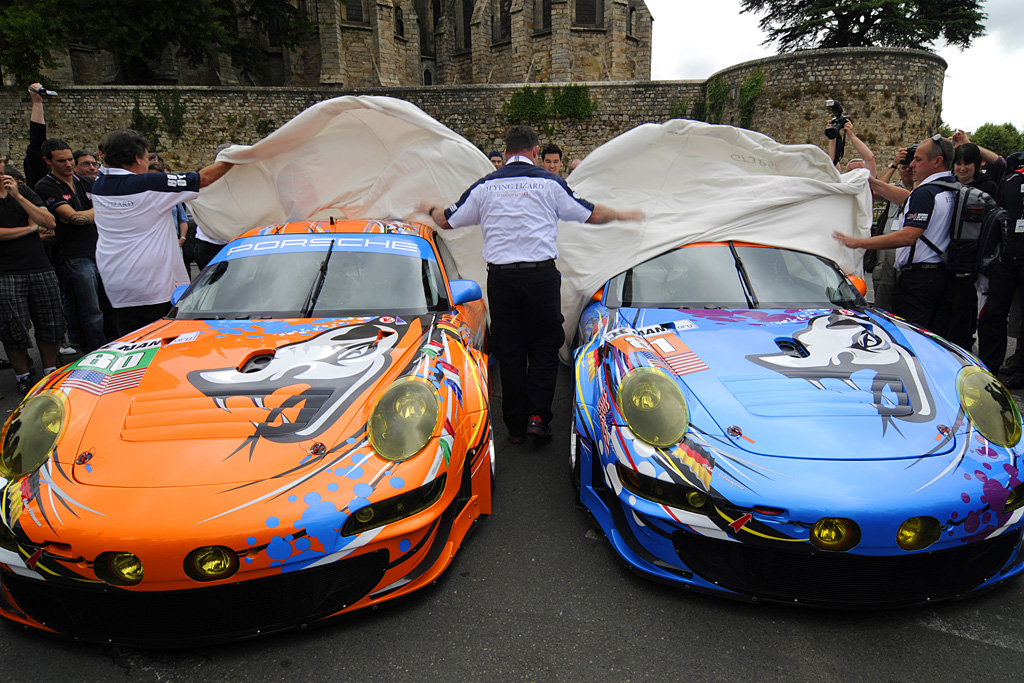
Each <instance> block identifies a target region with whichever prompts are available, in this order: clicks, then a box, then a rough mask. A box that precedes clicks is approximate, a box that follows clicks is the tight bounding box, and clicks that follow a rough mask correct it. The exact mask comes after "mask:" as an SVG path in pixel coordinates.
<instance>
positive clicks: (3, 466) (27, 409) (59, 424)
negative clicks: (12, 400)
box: [0, 391, 64, 479]
mask: <svg viewBox="0 0 1024 683" xmlns="http://www.w3.org/2000/svg"><path fill="white" fill-rule="evenodd" d="M63 428H64V396H63V394H59V393H57V392H53V391H46V392H43V393H41V394H37V395H35V396H33V397H32V398H30V399H28V400H27V401H25V402H24V403H22V404H21V405H20V406H18V408H17V409H16V410H15V411H14V413H13V414H11V417H10V418H8V420H7V425H6V432H5V433H4V443H3V451H2V453H0V476H2V477H4V478H6V479H17V478H18V477H23V476H25V475H26V474H30V473H32V472H35V471H36V470H37V469H39V467H40V466H41V465H42V464H43V463H44V462H46V459H47V458H48V457H50V453H52V452H53V448H54V446H55V445H56V444H57V441H58V439H59V438H60V435H61V431H62V429H63Z"/></svg>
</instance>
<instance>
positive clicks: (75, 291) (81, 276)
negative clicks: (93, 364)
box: [64, 257, 107, 353]
mask: <svg viewBox="0 0 1024 683" xmlns="http://www.w3.org/2000/svg"><path fill="white" fill-rule="evenodd" d="M64 278H65V281H66V282H67V292H68V295H69V296H70V297H71V300H72V310H73V311H74V313H73V314H74V315H75V317H77V318H78V328H79V329H80V330H81V332H82V339H81V342H82V346H83V347H84V348H82V349H79V350H80V351H82V352H83V353H88V352H89V351H93V350H94V349H97V348H99V347H101V346H103V345H104V344H106V343H107V337H106V335H104V334H103V309H102V308H100V296H101V292H102V291H103V283H102V282H101V281H100V271H99V269H97V268H96V261H95V260H93V259H91V258H88V257H81V258H73V259H68V260H67V261H65V262H64Z"/></svg>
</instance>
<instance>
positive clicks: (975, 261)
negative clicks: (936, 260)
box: [925, 180, 1010, 275]
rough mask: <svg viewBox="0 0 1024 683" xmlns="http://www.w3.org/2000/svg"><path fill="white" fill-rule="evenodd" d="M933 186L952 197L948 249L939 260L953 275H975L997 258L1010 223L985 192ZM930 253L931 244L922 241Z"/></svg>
mask: <svg viewBox="0 0 1024 683" xmlns="http://www.w3.org/2000/svg"><path fill="white" fill-rule="evenodd" d="M929 184H930V185H935V186H936V187H940V188H942V189H945V190H949V191H951V192H953V193H955V194H954V197H953V217H952V220H951V221H950V224H949V246H948V247H946V253H945V254H942V260H943V261H945V262H946V270H948V271H951V272H953V273H961V274H967V275H978V274H980V273H983V272H985V270H986V269H987V268H988V267H989V265H990V264H991V263H992V262H993V261H995V260H996V259H997V258H999V250H1000V247H1001V245H1002V241H1003V235H1004V233H1005V232H1006V230H1007V229H1008V227H1007V226H1008V224H1009V222H1010V219H1009V215H1008V214H1007V213H1006V210H1005V209H1003V208H1002V207H1000V206H999V205H998V204H996V200H994V199H992V197H990V196H989V194H988V193H987V192H983V191H982V190H979V189H978V188H976V187H971V186H970V185H961V184H960V183H956V182H953V183H949V182H945V181H942V180H936V181H933V182H931V183H929ZM925 244H927V245H928V246H929V247H931V248H932V249H933V250H934V251H936V252H938V251H939V250H938V249H936V248H935V245H933V244H931V242H929V241H927V240H925Z"/></svg>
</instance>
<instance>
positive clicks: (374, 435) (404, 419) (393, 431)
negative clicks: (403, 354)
mask: <svg viewBox="0 0 1024 683" xmlns="http://www.w3.org/2000/svg"><path fill="white" fill-rule="evenodd" d="M440 405H441V397H440V396H438V395H437V391H435V390H434V387H433V385H432V384H430V383H428V382H425V381H423V380H421V379H416V378H414V377H405V378H403V379H400V380H397V381H396V382H395V383H394V384H392V385H391V386H390V387H388V390H387V391H385V392H384V395H383V396H381V397H380V399H379V400H378V401H377V405H375V406H374V407H373V412H371V413H370V423H369V425H368V428H369V432H370V445H371V446H373V450H374V451H376V452H377V455H379V456H380V457H382V458H384V459H386V460H392V461H394V462H401V461H402V460H408V459H409V458H411V457H412V456H414V455H416V454H417V453H419V452H420V451H421V450H423V447H424V446H426V445H427V444H428V443H429V442H430V439H431V438H432V437H433V436H434V432H436V431H437V425H438V423H439V422H440V420H441V410H440Z"/></svg>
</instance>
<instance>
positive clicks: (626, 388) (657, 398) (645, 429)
mask: <svg viewBox="0 0 1024 683" xmlns="http://www.w3.org/2000/svg"><path fill="white" fill-rule="evenodd" d="M616 402H617V403H618V406H619V410H620V411H621V412H622V415H623V417H625V418H626V424H627V425H629V429H630V431H632V432H633V434H635V435H636V437H637V438H638V439H641V440H643V441H645V442H647V443H649V444H650V445H652V446H654V447H655V448H666V447H668V446H671V445H673V444H677V443H679V442H680V441H681V440H682V438H683V435H684V434H686V430H687V428H688V427H689V426H690V411H689V409H688V408H687V407H686V399H685V398H684V397H683V392H682V390H681V389H680V388H679V385H677V384H676V383H675V382H674V381H673V380H672V379H671V378H670V377H669V376H668V375H666V374H665V373H664V372H662V371H661V370H656V369H654V368H648V367H641V368H634V369H633V370H630V371H629V372H628V373H626V376H625V377H623V378H622V382H621V383H620V384H619V393H618V396H617V397H616Z"/></svg>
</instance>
